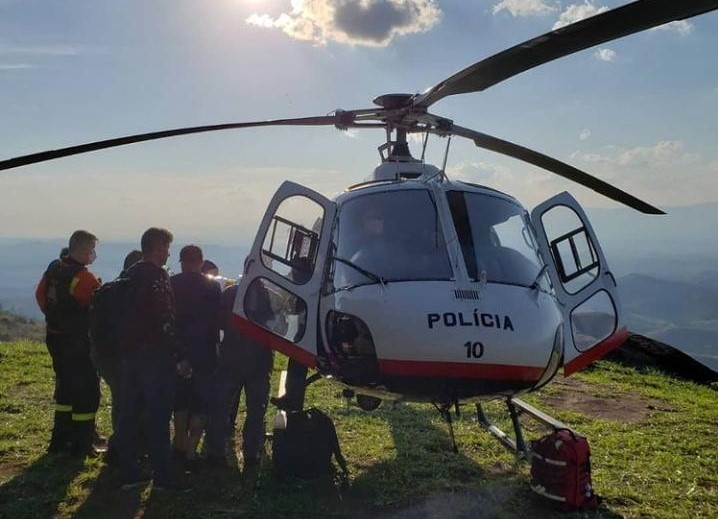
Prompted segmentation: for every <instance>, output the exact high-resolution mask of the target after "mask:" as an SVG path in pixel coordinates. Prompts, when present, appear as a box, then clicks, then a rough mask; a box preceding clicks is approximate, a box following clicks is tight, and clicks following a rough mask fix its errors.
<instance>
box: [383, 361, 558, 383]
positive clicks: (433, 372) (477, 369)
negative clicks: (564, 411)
mask: <svg viewBox="0 0 718 519" xmlns="http://www.w3.org/2000/svg"><path fill="white" fill-rule="evenodd" d="M545 370H546V368H545V367H542V368H537V367H534V366H512V365H507V364H479V363H476V362H433V361H416V360H386V359H379V372H380V373H381V374H382V375H387V376H399V377H445V378H476V379H487V380H520V381H527V382H536V381H537V380H538V379H539V378H541V375H542V374H543V372H544V371H545Z"/></svg>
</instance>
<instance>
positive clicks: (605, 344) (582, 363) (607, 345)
mask: <svg viewBox="0 0 718 519" xmlns="http://www.w3.org/2000/svg"><path fill="white" fill-rule="evenodd" d="M628 335H629V334H628V330H627V329H626V328H621V329H620V330H617V331H616V332H615V333H614V334H613V335H609V336H608V337H606V338H605V339H604V340H603V341H601V342H599V343H598V344H597V345H596V346H594V347H593V348H591V349H590V350H588V351H587V352H584V353H581V354H580V355H579V356H578V357H576V358H575V359H573V360H572V361H570V362H569V363H568V364H565V365H564V367H563V374H564V376H565V377H567V376H569V375H571V374H572V373H575V372H576V371H578V370H580V369H582V368H585V367H586V366H587V365H589V364H590V363H591V362H593V361H594V360H597V359H600V358H601V357H603V356H604V355H606V354H607V353H608V352H610V351H612V350H615V349H616V348H618V347H619V346H620V345H621V344H623V343H624V342H625V341H626V339H628Z"/></svg>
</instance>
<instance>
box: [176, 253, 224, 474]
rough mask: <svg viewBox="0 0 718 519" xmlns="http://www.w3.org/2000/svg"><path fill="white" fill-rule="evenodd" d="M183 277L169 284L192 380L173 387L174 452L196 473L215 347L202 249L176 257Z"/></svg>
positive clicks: (215, 311) (214, 315)
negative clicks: (183, 458) (185, 347)
mask: <svg viewBox="0 0 718 519" xmlns="http://www.w3.org/2000/svg"><path fill="white" fill-rule="evenodd" d="M180 263H181V265H182V272H181V273H180V274H175V275H174V276H172V277H171V278H170V281H171V283H172V290H173V292H174V294H175V302H176V304H177V328H178V330H179V333H180V335H181V337H182V340H183V342H184V343H185V344H186V345H187V354H188V357H189V361H190V364H191V365H192V377H191V378H189V379H179V380H178V381H177V394H176V396H175V407H174V417H175V419H174V425H175V436H174V441H173V445H174V449H175V452H176V453H177V454H180V455H182V456H184V457H185V459H186V462H187V463H186V465H187V468H189V469H190V470H192V469H195V468H196V466H195V465H196V460H197V446H198V445H199V441H200V438H201V437H202V434H203V433H204V429H205V426H206V425H207V415H208V413H209V407H210V400H211V395H212V388H213V385H214V381H213V378H214V371H215V369H216V368H217V343H218V342H219V327H218V315H219V298H220V293H221V291H220V288H219V284H218V283H217V282H215V281H212V280H211V279H209V278H208V277H207V276H205V275H204V274H202V263H203V258H202V249H200V248H199V247H197V246H196V245H187V246H186V247H183V248H182V250H181V251H180Z"/></svg>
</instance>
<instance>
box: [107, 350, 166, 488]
mask: <svg viewBox="0 0 718 519" xmlns="http://www.w3.org/2000/svg"><path fill="white" fill-rule="evenodd" d="M152 353H153V352H152V348H151V346H147V347H145V348H142V349H141V351H140V352H139V353H138V354H137V356H135V357H133V358H130V359H124V360H123V361H122V366H121V368H120V379H121V382H120V401H119V404H120V407H119V420H118V428H117V448H118V452H119V455H120V470H121V472H122V477H123V480H124V481H134V480H136V479H137V478H138V477H139V473H138V467H137V454H138V436H139V428H140V424H143V425H144V427H145V428H146V430H145V431H144V436H145V438H146V440H147V447H148V451H149V455H150V464H151V466H152V471H153V477H154V481H155V483H157V484H161V485H166V484H168V483H169V480H170V428H169V424H170V418H171V416H172V407H173V404H174V393H175V382H176V381H175V377H176V373H177V368H176V364H175V361H174V359H173V358H172V357H171V356H169V355H166V356H165V355H156V354H155V355H152Z"/></svg>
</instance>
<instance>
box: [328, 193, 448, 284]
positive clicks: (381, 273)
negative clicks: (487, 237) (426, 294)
mask: <svg viewBox="0 0 718 519" xmlns="http://www.w3.org/2000/svg"><path fill="white" fill-rule="evenodd" d="M334 243H335V246H336V250H335V258H336V259H335V261H334V262H333V269H334V287H335V288H337V289H340V288H347V287H352V286H356V285H363V284H368V283H377V282H390V281H411V280H445V279H450V278H451V267H450V264H449V257H448V254H447V252H446V244H445V242H444V235H443V233H442V232H441V225H440V222H439V217H438V215H437V212H436V207H435V205H434V201H433V200H432V198H431V195H430V194H429V192H428V191H426V190H404V191H388V192H383V193H374V194H368V195H365V196H362V197H359V198H355V199H353V200H350V201H348V202H346V203H345V204H343V205H342V206H341V208H340V212H339V216H338V218H337V228H336V230H335V236H334Z"/></svg>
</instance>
